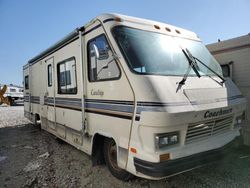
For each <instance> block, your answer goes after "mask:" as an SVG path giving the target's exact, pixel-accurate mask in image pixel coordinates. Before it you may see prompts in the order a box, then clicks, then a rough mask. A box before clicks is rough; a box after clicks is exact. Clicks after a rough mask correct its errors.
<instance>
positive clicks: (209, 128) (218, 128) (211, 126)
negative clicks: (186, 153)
mask: <svg viewBox="0 0 250 188" xmlns="http://www.w3.org/2000/svg"><path fill="white" fill-rule="evenodd" d="M232 123H233V117H232V116H230V117H225V118H221V119H216V120H213V121H207V122H200V123H196V124H189V125H188V131H187V135H186V143H190V142H193V141H195V140H198V139H203V138H207V137H210V136H213V135H216V134H220V133H223V132H226V131H228V130H229V129H230V128H231V125H232Z"/></svg>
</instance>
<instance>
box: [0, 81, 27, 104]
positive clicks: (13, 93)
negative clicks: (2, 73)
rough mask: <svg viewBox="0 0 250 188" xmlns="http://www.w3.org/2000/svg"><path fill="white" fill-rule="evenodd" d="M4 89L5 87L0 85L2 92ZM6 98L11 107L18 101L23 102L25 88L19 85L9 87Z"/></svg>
mask: <svg viewBox="0 0 250 188" xmlns="http://www.w3.org/2000/svg"><path fill="white" fill-rule="evenodd" d="M3 87H4V85H1V84H0V90H1V89H2V88H3ZM3 96H4V97H7V98H8V100H9V103H10V105H11V106H12V105H13V104H14V103H15V102H16V101H17V100H23V87H21V86H17V85H13V84H10V85H7V90H6V92H5V94H4V95H3Z"/></svg>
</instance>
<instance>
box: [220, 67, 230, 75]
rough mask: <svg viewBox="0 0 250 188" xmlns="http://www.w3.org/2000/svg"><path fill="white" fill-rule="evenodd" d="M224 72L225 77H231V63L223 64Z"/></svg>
mask: <svg viewBox="0 0 250 188" xmlns="http://www.w3.org/2000/svg"><path fill="white" fill-rule="evenodd" d="M221 68H222V74H223V76H224V77H230V67H229V65H221Z"/></svg>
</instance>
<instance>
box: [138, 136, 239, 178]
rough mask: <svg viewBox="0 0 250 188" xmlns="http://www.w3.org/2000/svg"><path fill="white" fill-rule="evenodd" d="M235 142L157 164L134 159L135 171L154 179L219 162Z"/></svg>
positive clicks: (235, 140) (236, 140)
mask: <svg viewBox="0 0 250 188" xmlns="http://www.w3.org/2000/svg"><path fill="white" fill-rule="evenodd" d="M237 142H238V139H234V140H233V141H231V142H230V143H228V144H226V145H225V146H223V147H221V148H217V149H213V150H209V151H205V152H202V153H198V154H194V155H190V156H187V157H183V158H179V159H174V160H169V161H164V162H159V163H152V162H148V161H143V160H141V159H138V158H134V165H135V168H136V171H137V172H140V173H142V174H144V175H147V176H151V177H154V178H162V177H167V176H171V175H174V174H176V173H180V172H183V171H187V170H191V169H193V168H196V167H199V166H203V165H205V164H208V163H211V162H214V161H218V160H221V159H223V157H224V156H225V155H226V154H227V153H229V152H230V151H231V150H232V149H233V146H235V144H236V143H237Z"/></svg>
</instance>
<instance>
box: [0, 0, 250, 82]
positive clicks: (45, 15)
mask: <svg viewBox="0 0 250 188" xmlns="http://www.w3.org/2000/svg"><path fill="white" fill-rule="evenodd" d="M106 12H116V13H120V14H125V15H130V16H136V17H142V18H147V19H152V20H156V21H160V22H165V23H168V24H172V25H175V26H179V27H182V28H185V29H189V30H192V31H194V32H195V33H197V34H198V35H199V37H200V38H201V39H202V40H203V42H204V43H205V44H209V43H213V42H216V41H217V40H218V38H220V39H221V40H226V39H229V38H234V37H238V36H241V35H246V34H248V33H250V0H188V1H186V0H171V1H170V0H144V1H143V0H123V1H122V0H106V1H105V0H91V1H85V0H0V83H1V84H10V83H13V84H18V85H21V84H22V66H23V65H24V64H26V63H27V61H28V60H29V59H31V58H32V57H34V56H35V55H37V54H38V53H40V52H41V51H43V50H44V49H46V48H48V47H49V46H51V45H52V44H54V43H55V42H57V41H58V40H60V39H61V38H63V37H64V36H65V35H66V34H68V33H69V32H71V31H72V30H74V29H75V28H76V27H79V26H82V25H84V24H85V23H87V22H88V21H90V20H91V19H92V18H94V17H95V16H97V15H99V14H101V13H106Z"/></svg>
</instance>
